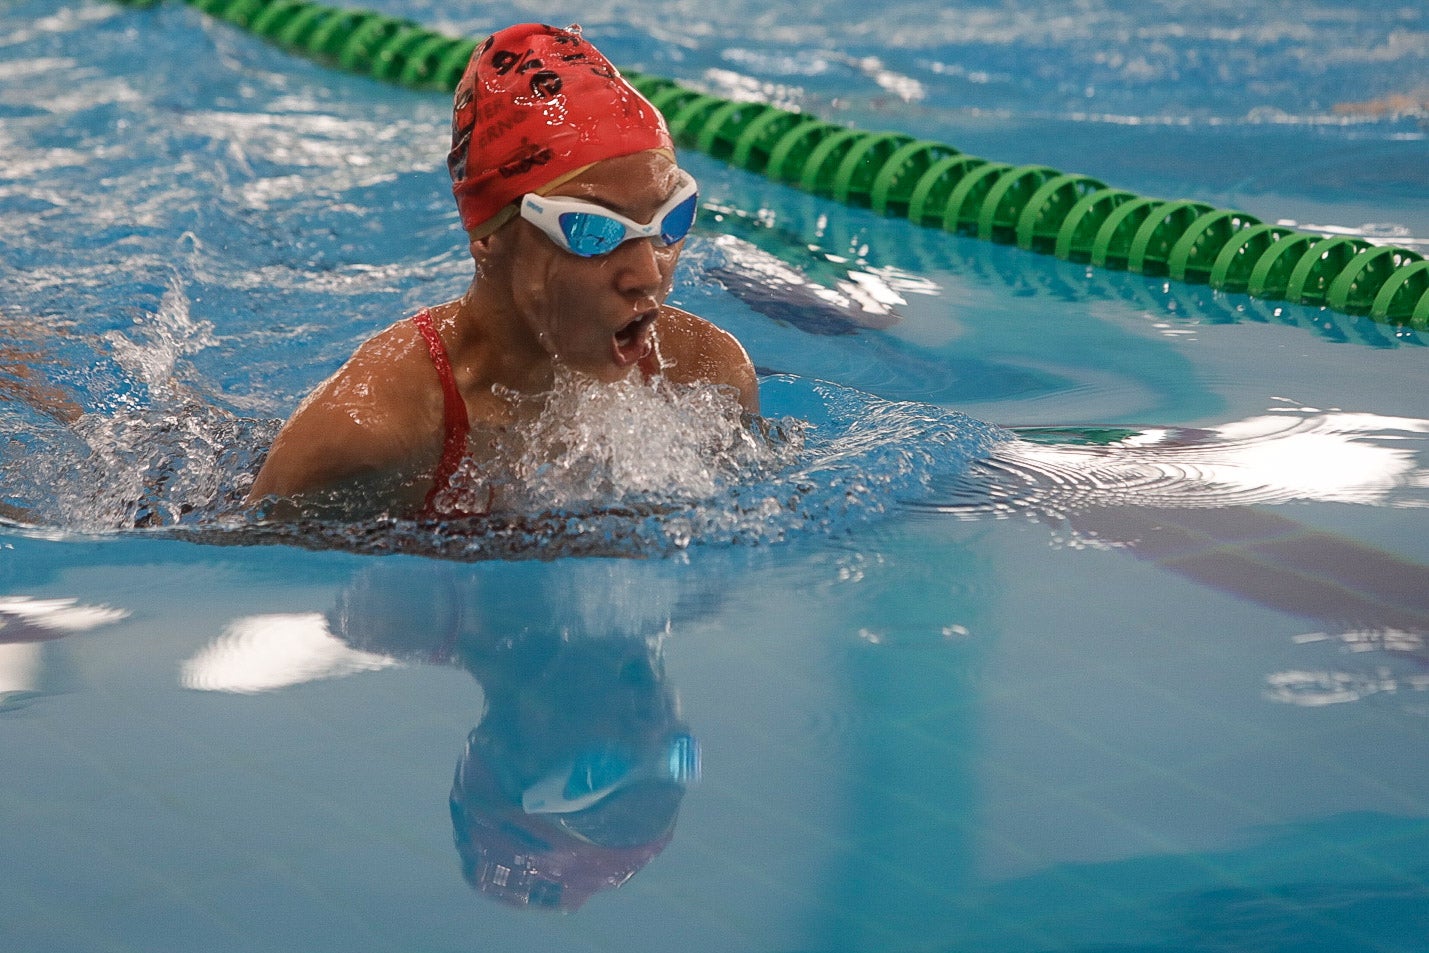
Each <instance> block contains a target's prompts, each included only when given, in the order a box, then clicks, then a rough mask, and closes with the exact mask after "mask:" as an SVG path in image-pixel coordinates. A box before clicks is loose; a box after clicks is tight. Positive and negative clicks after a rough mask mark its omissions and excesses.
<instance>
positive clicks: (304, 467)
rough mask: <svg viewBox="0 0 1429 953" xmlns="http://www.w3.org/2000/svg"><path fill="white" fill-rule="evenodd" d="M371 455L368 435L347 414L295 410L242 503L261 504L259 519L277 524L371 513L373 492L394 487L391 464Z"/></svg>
mask: <svg viewBox="0 0 1429 953" xmlns="http://www.w3.org/2000/svg"><path fill="white" fill-rule="evenodd" d="M375 450H376V448H374V446H373V434H372V433H371V432H369V431H367V430H366V429H365V428H362V427H361V426H359V425H358V424H357V423H356V422H355V421H353V419H352V418H351V417H350V416H349V415H347V414H345V413H342V412H331V411H327V412H325V409H322V408H314V407H308V408H305V409H303V410H300V411H299V412H298V413H296V414H294V415H293V418H292V419H291V420H289V421H288V423H287V424H285V425H284V427H283V429H282V431H281V432H280V433H279V434H278V438H277V439H276V440H274V441H273V446H272V448H271V449H270V450H269V451H268V458H267V459H266V460H265V461H264V462H263V467H262V469H260V470H259V471H258V475H257V476H256V477H255V478H254V480H253V486H252V488H251V489H250V490H249V491H248V500H247V502H248V503H249V504H250V505H253V504H258V503H260V502H264V501H266V505H265V506H264V509H263V512H264V515H265V516H268V517H272V518H277V519H289V518H293V517H297V516H304V515H328V514H331V515H334V516H338V515H341V516H354V515H359V514H358V512H356V511H361V510H375V509H377V507H375V506H374V505H373V504H372V503H371V502H368V501H370V500H372V499H374V498H375V495H376V494H375V492H374V491H375V489H376V488H377V487H379V486H383V485H391V484H393V483H395V482H397V475H396V466H395V465H394V464H395V462H394V461H391V460H387V459H384V457H383V455H381V454H379V453H377V452H375ZM364 503H365V504H366V505H363V504H364Z"/></svg>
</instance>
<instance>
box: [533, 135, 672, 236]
mask: <svg viewBox="0 0 1429 953" xmlns="http://www.w3.org/2000/svg"><path fill="white" fill-rule="evenodd" d="M681 181H682V178H681V173H680V167H679V166H678V165H676V164H675V161H674V160H673V159H671V158H670V157H669V156H668V155H666V154H665V153H663V152H655V151H651V152H638V153H636V154H635V155H629V156H620V157H618V158H615V159H605V160H603V161H601V162H597V163H595V164H594V165H592V166H590V167H589V168H588V169H585V170H584V171H582V172H581V173H580V174H579V175H577V176H575V177H574V178H572V179H571V180H570V181H569V182H564V183H562V184H561V185H560V186H559V187H558V188H555V189H552V190H551V192H550V194H551V195H564V196H569V197H571V198H580V199H585V200H587V201H590V202H599V203H600V204H601V205H604V206H605V207H607V208H609V209H613V210H615V211H617V212H621V213H624V214H626V215H629V216H631V217H632V218H636V219H639V220H642V221H643V218H641V214H642V213H644V214H648V213H652V212H654V211H655V210H656V209H658V208H659V207H660V206H661V205H663V204H664V203H665V201H666V200H667V199H669V197H670V196H671V195H673V194H674V193H675V190H676V189H678V188H679V187H680V183H681Z"/></svg>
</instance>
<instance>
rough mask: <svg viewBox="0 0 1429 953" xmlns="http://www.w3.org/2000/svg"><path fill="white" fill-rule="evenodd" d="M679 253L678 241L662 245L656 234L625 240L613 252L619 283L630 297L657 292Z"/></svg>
mask: <svg viewBox="0 0 1429 953" xmlns="http://www.w3.org/2000/svg"><path fill="white" fill-rule="evenodd" d="M678 255H679V247H678V246H677V245H663V244H661V243H659V242H658V241H656V240H655V239H653V238H637V239H634V240H632V241H628V242H626V243H625V244H623V245H621V246H620V247H619V248H617V249H616V250H615V252H614V253H613V254H612V256H611V257H612V259H613V262H612V264H614V265H615V267H616V269H617V271H616V275H615V283H616V287H617V288H618V289H619V290H620V293H621V294H623V295H625V296H626V297H629V298H644V297H656V296H658V295H659V294H660V292H661V290H662V289H663V287H664V285H665V281H666V279H667V278H668V276H669V274H670V271H671V269H673V268H674V264H675V259H676V257H677V256H678Z"/></svg>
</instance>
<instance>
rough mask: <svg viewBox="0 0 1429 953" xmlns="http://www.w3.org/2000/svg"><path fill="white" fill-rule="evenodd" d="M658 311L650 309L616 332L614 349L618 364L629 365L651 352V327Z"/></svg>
mask: <svg viewBox="0 0 1429 953" xmlns="http://www.w3.org/2000/svg"><path fill="white" fill-rule="evenodd" d="M657 313H658V312H655V311H650V312H647V313H645V314H642V315H641V316H640V317H638V318H636V319H635V320H634V321H631V322H630V323H629V324H627V325H625V327H623V328H621V329H620V330H619V331H616V332H615V336H614V344H613V350H614V353H615V361H616V363H617V364H620V365H621V366H622V367H628V366H629V365H631V364H634V363H635V362H636V361H638V360H640V359H641V358H642V357H644V356H645V355H646V354H648V353H650V329H651V328H652V327H653V326H654V324H655V317H656V314H657Z"/></svg>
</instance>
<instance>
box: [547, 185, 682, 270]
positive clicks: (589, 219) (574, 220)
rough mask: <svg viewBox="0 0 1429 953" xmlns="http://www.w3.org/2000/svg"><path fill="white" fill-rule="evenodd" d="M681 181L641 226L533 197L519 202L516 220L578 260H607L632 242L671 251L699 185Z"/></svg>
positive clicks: (561, 199)
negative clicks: (669, 247) (650, 242)
mask: <svg viewBox="0 0 1429 953" xmlns="http://www.w3.org/2000/svg"><path fill="white" fill-rule="evenodd" d="M681 175H682V176H683V177H684V183H685V184H684V185H682V186H680V188H679V189H678V190H677V191H676V192H675V194H674V195H672V196H671V197H670V201H668V202H666V203H665V204H664V206H663V207H661V209H660V211H658V212H656V213H655V217H654V218H652V219H651V220H650V221H649V222H647V223H646V224H644V225H642V224H640V223H639V222H632V221H631V220H630V219H628V218H626V217H625V216H623V215H618V214H616V213H615V212H612V211H611V210H610V209H608V208H606V207H605V206H603V205H597V204H595V203H594V202H587V201H585V200H584V199H573V198H567V197H566V196H558V195H549V196H547V195H536V194H534V193H528V194H527V195H526V196H524V197H523V198H522V199H521V217H522V218H524V219H525V220H526V221H528V222H530V223H531V224H532V225H535V226H536V227H537V228H539V229H540V230H541V231H543V232H545V233H546V235H547V237H549V238H550V239H551V241H553V242H555V243H556V244H557V245H559V246H560V247H561V248H564V249H565V250H566V251H568V252H570V253H571V254H573V255H579V256H581V257H582V258H594V257H596V256H598V255H608V254H610V253H611V252H613V251H615V249H616V248H618V247H619V246H620V245H621V244H622V243H624V242H628V241H630V240H631V239H633V238H656V239H658V240H659V241H660V242H661V243H663V244H665V245H673V244H675V242H677V241H679V240H680V239H682V238H684V237H685V236H686V235H687V234H689V231H690V227H691V226H692V225H694V223H695V209H696V207H697V206H698V205H699V185H698V184H697V183H696V182H695V180H694V179H693V178H691V177H690V176H689V175H688V174H686V173H683V172H682V173H681Z"/></svg>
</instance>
